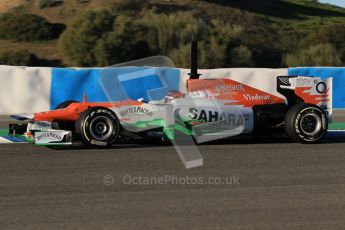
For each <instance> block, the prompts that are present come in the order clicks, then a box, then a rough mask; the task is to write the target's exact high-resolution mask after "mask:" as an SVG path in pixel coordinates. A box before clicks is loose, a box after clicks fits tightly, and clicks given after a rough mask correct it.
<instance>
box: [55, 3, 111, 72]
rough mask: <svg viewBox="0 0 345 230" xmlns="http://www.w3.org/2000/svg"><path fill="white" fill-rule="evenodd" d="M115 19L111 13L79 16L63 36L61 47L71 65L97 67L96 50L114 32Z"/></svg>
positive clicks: (103, 12) (97, 12)
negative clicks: (105, 37)
mask: <svg viewBox="0 0 345 230" xmlns="http://www.w3.org/2000/svg"><path fill="white" fill-rule="evenodd" d="M114 20H115V17H114V15H112V14H111V13H110V12H109V11H105V10H102V11H88V12H85V13H83V14H81V15H79V16H78V17H77V18H76V20H74V21H73V22H72V24H70V25H69V26H68V28H67V30H66V31H65V32H64V33H63V34H62V35H61V37H60V40H59V47H60V49H61V52H62V53H63V54H64V55H65V56H66V57H67V59H68V62H69V64H70V65H74V66H95V65H97V60H96V57H95V49H96V47H97V43H99V42H101V41H102V39H103V37H104V36H105V34H106V33H109V32H111V31H112V28H113V23H114Z"/></svg>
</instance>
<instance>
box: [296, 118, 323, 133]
mask: <svg viewBox="0 0 345 230" xmlns="http://www.w3.org/2000/svg"><path fill="white" fill-rule="evenodd" d="M300 127H301V129H302V131H303V132H304V133H305V134H306V135H308V136H315V135H317V134H319V132H320V131H321V128H322V122H321V118H320V117H319V116H318V115H317V114H315V113H311V112H310V113H306V114H304V115H302V117H301V120H300Z"/></svg>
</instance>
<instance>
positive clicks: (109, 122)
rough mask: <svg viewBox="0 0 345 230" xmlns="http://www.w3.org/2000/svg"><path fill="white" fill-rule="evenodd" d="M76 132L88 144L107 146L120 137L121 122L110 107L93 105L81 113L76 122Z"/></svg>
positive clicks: (91, 145)
mask: <svg viewBox="0 0 345 230" xmlns="http://www.w3.org/2000/svg"><path fill="white" fill-rule="evenodd" d="M76 132H77V133H79V134H80V136H81V139H82V142H83V143H84V144H85V145H86V146H89V147H101V148H105V147H109V146H111V145H113V144H114V143H115V141H116V140H117V139H118V137H119V133H120V123H119V120H118V119H117V117H116V115H115V114H114V112H113V111H111V110H110V109H107V108H103V107H93V108H89V109H88V110H86V111H84V112H83V113H82V114H81V116H80V117H79V119H78V121H77V122H76Z"/></svg>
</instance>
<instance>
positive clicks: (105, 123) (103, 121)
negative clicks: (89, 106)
mask: <svg viewBox="0 0 345 230" xmlns="http://www.w3.org/2000/svg"><path fill="white" fill-rule="evenodd" d="M113 130H114V126H113V122H112V121H111V119H110V118H108V117H105V116H100V117H96V118H95V119H93V120H92V121H91V123H90V132H91V135H92V136H93V137H94V138H96V139H97V140H100V141H104V140H107V139H108V138H109V137H111V135H112V133H113Z"/></svg>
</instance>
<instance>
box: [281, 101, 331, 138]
mask: <svg viewBox="0 0 345 230" xmlns="http://www.w3.org/2000/svg"><path fill="white" fill-rule="evenodd" d="M327 129H328V118H327V115H326V113H325V111H323V110H322V109H321V108H320V107H319V106H316V105H313V104H307V103H300V104H297V105H294V106H293V107H291V108H290V110H289V111H288V112H287V114H286V116H285V131H286V133H287V135H288V136H289V137H290V138H291V139H292V140H294V141H296V142H300V143H304V144H313V143H318V142H319V141H321V140H322V138H323V137H324V136H325V135H326V133H327Z"/></svg>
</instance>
